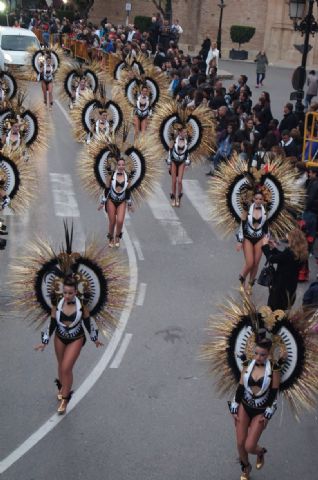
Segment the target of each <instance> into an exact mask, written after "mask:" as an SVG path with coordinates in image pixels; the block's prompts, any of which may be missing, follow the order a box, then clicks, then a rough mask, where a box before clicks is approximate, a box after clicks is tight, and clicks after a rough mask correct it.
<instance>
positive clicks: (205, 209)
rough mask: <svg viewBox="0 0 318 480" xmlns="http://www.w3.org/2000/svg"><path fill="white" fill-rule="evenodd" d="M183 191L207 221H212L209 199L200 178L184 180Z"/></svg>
mask: <svg viewBox="0 0 318 480" xmlns="http://www.w3.org/2000/svg"><path fill="white" fill-rule="evenodd" d="M182 183H183V191H184V193H185V194H186V196H187V197H188V198H189V200H190V202H191V203H192V205H193V206H194V208H195V209H196V210H197V212H198V214H199V215H200V217H201V218H202V219H203V220H204V221H205V222H209V221H211V215H210V208H209V201H208V196H207V194H206V192H205V191H204V190H203V188H202V187H201V186H200V182H199V180H183V182H182Z"/></svg>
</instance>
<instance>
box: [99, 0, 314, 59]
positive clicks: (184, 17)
mask: <svg viewBox="0 0 318 480" xmlns="http://www.w3.org/2000/svg"><path fill="white" fill-rule="evenodd" d="M126 3H127V2H126V1H123V0H95V2H94V6H93V8H92V10H91V15H90V18H91V19H93V20H94V21H98V20H100V19H101V18H103V17H105V16H107V17H108V19H109V21H111V22H112V23H125V21H126V12H125V5H126ZM129 3H131V6H132V11H131V15H130V18H129V22H133V18H134V17H135V16H136V15H146V16H151V15H152V14H153V13H156V7H155V5H154V3H153V1H152V0H131V1H130V2H129ZM162 3H164V2H162ZM288 3H289V2H288V0H225V4H226V7H225V9H224V15H223V29H222V47H223V57H224V58H227V57H228V52H229V50H230V49H231V48H233V47H234V48H237V45H233V44H232V41H231V38H230V28H231V26H232V25H250V26H254V27H255V28H256V33H255V35H254V37H253V38H252V40H251V41H250V42H249V43H248V44H245V45H243V48H245V49H246V50H248V51H249V56H250V58H253V57H254V55H255V54H256V53H257V52H258V51H259V50H265V51H266V52H267V55H268V57H269V60H270V62H272V63H280V62H287V63H293V64H299V63H300V60H301V54H300V53H299V52H298V51H297V50H296V49H295V47H294V45H301V44H302V43H303V40H302V38H301V35H300V34H299V33H296V32H294V30H293V25H292V22H291V20H290V19H289V16H288V11H289V6H288ZM218 4H219V0H172V15H173V19H175V18H178V19H179V21H180V24H181V26H182V28H183V30H184V33H183V35H182V36H181V38H180V44H181V45H182V47H183V48H184V49H185V50H188V51H189V53H193V52H195V51H197V50H198V48H199V46H200V44H201V43H202V40H203V39H204V37H205V36H206V35H207V34H208V35H210V37H211V38H213V39H216V35H217V31H218V24H219V15H220V9H219V7H218ZM315 14H317V11H316V12H315ZM310 42H311V45H312V47H313V49H312V50H311V52H310V54H309V58H308V65H316V64H317V63H318V48H317V47H318V35H316V36H315V37H314V38H312V37H311V40H310Z"/></svg>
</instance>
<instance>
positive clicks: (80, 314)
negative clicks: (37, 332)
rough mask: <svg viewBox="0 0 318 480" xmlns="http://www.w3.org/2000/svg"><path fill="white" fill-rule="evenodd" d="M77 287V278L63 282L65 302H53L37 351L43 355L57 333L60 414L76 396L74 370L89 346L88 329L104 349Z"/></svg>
mask: <svg viewBox="0 0 318 480" xmlns="http://www.w3.org/2000/svg"><path fill="white" fill-rule="evenodd" d="M77 293H78V292H77V283H76V281H75V278H74V277H73V276H70V277H66V278H65V280H64V282H63V298H62V299H61V300H60V301H59V302H58V303H57V302H56V300H55V299H54V300H52V299H51V302H52V309H51V320H50V324H49V326H48V327H47V329H46V331H45V332H42V343H40V344H38V345H36V346H35V347H34V349H35V350H38V351H42V352H43V350H44V349H45V347H46V346H47V345H48V343H49V339H50V337H51V335H52V334H53V332H55V337H54V348H55V354H56V359H57V365H58V378H57V379H56V384H57V387H58V389H59V393H58V400H60V405H59V407H58V409H57V411H58V413H59V414H63V413H65V411H66V407H67V404H68V402H69V401H70V399H71V396H72V385H73V368H74V365H75V362H76V360H77V359H78V357H79V354H80V352H81V349H82V348H83V346H84V345H85V342H86V339H85V332H84V328H83V324H84V327H85V329H86V330H87V332H88V334H89V336H90V339H91V341H92V342H94V343H95V345H96V347H97V348H98V347H102V346H103V343H102V342H100V341H99V340H98V328H97V327H96V324H95V322H94V320H93V319H92V318H90V313H89V310H88V308H87V306H86V305H85V302H84V303H82V302H81V300H80V299H79V298H78V296H77Z"/></svg>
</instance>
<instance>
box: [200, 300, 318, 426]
mask: <svg viewBox="0 0 318 480" xmlns="http://www.w3.org/2000/svg"><path fill="white" fill-rule="evenodd" d="M312 324H313V320H312V318H311V317H310V316H309V315H306V314H305V313H304V312H303V311H295V312H288V313H285V312H284V311H282V310H275V311H274V312H272V311H271V309H270V308H269V307H261V308H256V307H255V306H254V305H253V304H252V303H251V301H250V300H249V299H248V298H247V297H246V298H245V300H244V302H243V304H241V303H238V302H237V301H235V300H233V299H230V300H228V301H227V302H226V304H225V305H222V307H220V312H219V314H216V315H212V316H211V317H210V319H209V323H208V327H207V335H208V337H209V338H208V340H207V342H206V343H205V344H204V345H203V347H202V353H201V359H202V360H205V361H207V362H208V363H209V371H210V373H211V374H213V375H214V376H215V379H216V387H217V389H218V391H219V392H220V394H221V395H225V394H229V395H231V394H233V392H234V390H235V388H236V386H237V383H238V381H239V378H240V374H241V370H242V368H243V365H246V363H247V362H249V361H250V360H252V359H253V356H254V347H255V341H256V337H257V335H258V332H259V331H260V330H261V329H262V330H264V331H266V332H268V334H269V335H270V336H271V340H272V342H273V347H272V349H271V354H270V355H271V360H272V361H273V362H277V361H278V360H279V358H281V357H282V356H284V357H285V362H284V363H283V365H282V367H281V384H280V393H281V395H282V396H283V397H284V398H286V399H287V400H288V403H289V405H290V406H291V408H292V411H293V413H294V415H295V416H296V418H297V419H298V418H299V416H300V414H301V413H302V412H303V410H309V411H313V410H315V409H317V404H318V343H317V341H316V339H315V338H314V336H313V334H312V333H311V327H312Z"/></svg>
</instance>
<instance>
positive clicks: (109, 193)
mask: <svg viewBox="0 0 318 480" xmlns="http://www.w3.org/2000/svg"><path fill="white" fill-rule="evenodd" d="M126 139H127V127H126V128H124V135H123V139H120V136H119V135H118V136H117V137H115V136H113V137H109V139H108V141H107V140H105V137H104V136H101V135H99V136H96V138H95V139H94V141H93V142H91V143H90V144H89V145H88V146H87V147H86V149H85V151H84V152H82V154H81V156H80V159H79V174H80V176H81V180H82V183H83V185H84V187H85V189H87V191H88V193H89V194H91V195H92V196H93V197H94V198H95V199H97V198H99V197H100V195H101V193H102V197H101V203H100V205H99V207H98V209H99V210H102V209H105V213H107V216H108V220H109V230H108V235H107V238H108V242H109V247H110V248H112V247H114V246H115V247H119V245H120V239H121V238H122V228H123V224H124V219H125V213H126V208H127V207H128V208H129V209H132V206H133V204H138V203H139V201H140V200H144V199H145V198H147V196H148V195H149V194H151V193H153V192H154V191H155V187H156V186H157V184H158V180H159V178H160V174H161V169H160V165H158V162H157V160H156V156H155V155H154V151H153V145H151V140H150V139H148V140H147V139H146V138H143V139H139V140H135V141H134V144H133V145H129V144H128V143H127V142H126Z"/></svg>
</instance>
